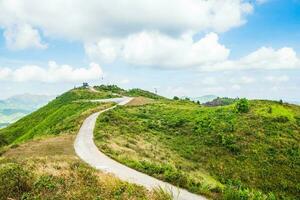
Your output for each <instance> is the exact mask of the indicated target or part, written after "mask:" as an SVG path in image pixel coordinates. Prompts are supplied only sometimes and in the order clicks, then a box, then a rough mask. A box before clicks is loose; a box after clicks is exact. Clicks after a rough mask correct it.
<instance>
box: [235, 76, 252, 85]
mask: <svg viewBox="0 0 300 200" xmlns="http://www.w3.org/2000/svg"><path fill="white" fill-rule="evenodd" d="M230 82H231V83H235V84H250V83H254V82H255V78H253V77H250V76H242V77H239V78H234V79H231V80H230Z"/></svg>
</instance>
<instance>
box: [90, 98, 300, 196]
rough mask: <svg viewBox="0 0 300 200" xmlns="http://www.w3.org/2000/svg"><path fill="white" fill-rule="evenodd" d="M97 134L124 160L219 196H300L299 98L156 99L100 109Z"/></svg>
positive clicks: (99, 141) (100, 144)
mask: <svg viewBox="0 0 300 200" xmlns="http://www.w3.org/2000/svg"><path fill="white" fill-rule="evenodd" d="M237 111H238V112H237ZM95 141H96V144H97V145H98V147H99V148H100V149H101V150H102V151H104V152H105V153H106V154H107V155H109V156H111V157H112V158H114V159H116V160H118V161H119V162H122V163H124V164H126V165H128V166H130V167H133V168H135V169H137V170H139V171H142V172H145V173H148V174H150V175H152V176H155V177H157V178H159V179H162V180H165V181H168V182H170V183H173V184H175V185H178V186H180V187H184V188H187V189H188V190H190V191H192V192H196V193H200V194H205V195H206V196H208V197H211V198H214V199H218V198H223V199H275V198H276V199H299V198H300V185H299V180H300V107H299V106H294V105H288V104H280V103H278V102H272V101H258V100H255V101H247V100H244V99H242V100H239V101H238V102H235V103H234V104H231V105H228V106H219V107H201V106H199V105H197V104H195V103H192V102H189V101H172V100H157V101H155V102H153V103H151V104H147V105H142V106H127V107H119V108H117V109H115V110H112V111H109V112H107V113H105V114H103V115H101V116H100V118H99V119H98V121H97V125H96V132H95Z"/></svg>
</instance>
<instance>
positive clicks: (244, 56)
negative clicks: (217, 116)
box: [0, 0, 300, 101]
mask: <svg viewBox="0 0 300 200" xmlns="http://www.w3.org/2000/svg"><path fill="white" fill-rule="evenodd" d="M0 35H1V36H0V85H1V87H0V98H5V97H8V96H11V95H14V94H20V93H34V94H59V93H61V92H63V91H65V90H68V89H70V88H72V87H74V85H80V84H81V83H82V82H89V83H90V84H101V83H105V84H117V85H119V86H121V87H124V88H133V87H139V88H143V89H147V90H150V91H153V90H154V88H157V90H158V93H159V94H162V95H165V96H170V97H171V96H174V95H177V96H201V95H206V94H215V95H220V96H231V97H236V96H240V97H248V98H267V99H281V98H282V99H285V100H291V101H293V100H299V99H300V87H299V85H300V55H299V53H300V1H299V0H251V1H250V0H248V1H246V0H245V1H244V0H222V1H220V0H110V1H105V0H88V1H86V0H63V1H62V0H51V1H40V0H26V1H24V0H0ZM102 77H103V78H102Z"/></svg>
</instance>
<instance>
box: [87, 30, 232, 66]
mask: <svg viewBox="0 0 300 200" xmlns="http://www.w3.org/2000/svg"><path fill="white" fill-rule="evenodd" d="M218 40H219V38H218V35H217V34H215V33H209V34H207V35H206V36H205V37H203V38H202V39H200V40H199V41H196V42H194V41H193V38H192V35H191V34H185V35H183V36H182V37H181V38H179V39H174V38H172V37H169V36H167V35H164V34H161V33H159V32H141V33H138V34H134V35H131V36H129V37H127V38H126V39H124V40H110V39H104V40H100V41H99V42H98V43H96V44H87V45H85V49H86V52H87V53H88V55H89V57H90V58H91V59H100V60H109V61H113V60H114V59H116V58H120V59H121V60H123V61H125V62H127V63H130V64H134V65H146V66H159V67H164V68H180V67H195V66H198V65H208V64H212V63H216V62H221V61H225V60H226V59H227V57H228V55H229V52H230V51H229V50H228V49H227V48H225V47H224V46H223V45H221V44H220V43H219V41H218Z"/></svg>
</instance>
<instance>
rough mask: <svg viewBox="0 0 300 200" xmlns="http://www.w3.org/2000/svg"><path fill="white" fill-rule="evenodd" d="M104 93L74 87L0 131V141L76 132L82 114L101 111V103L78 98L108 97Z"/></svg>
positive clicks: (83, 116) (4, 142)
mask: <svg viewBox="0 0 300 200" xmlns="http://www.w3.org/2000/svg"><path fill="white" fill-rule="evenodd" d="M110 97H112V95H111V94H109V93H108V92H105V91H103V92H99V93H94V92H91V91H89V90H87V89H80V88H79V89H74V90H71V91H69V92H66V93H64V94H63V95H61V96H59V97H57V98H56V99H55V100H53V101H51V102H50V103H48V104H47V105H46V106H44V107H42V108H41V109H39V110H37V111H35V112H33V113H31V114H29V115H27V116H26V117H24V118H22V119H21V120H19V121H17V122H16V123H14V124H12V125H10V126H9V127H7V128H5V129H1V130H0V138H1V140H2V144H13V143H14V144H16V143H20V142H24V141H27V140H30V139H33V138H38V137H44V136H55V135H60V134H76V133H77V131H78V130H79V127H80V125H81V123H80V122H82V121H83V120H84V119H85V117H86V116H88V115H89V114H90V113H92V112H94V111H95V110H99V109H100V110H101V108H103V104H97V103H89V102H84V101H81V100H84V99H99V98H110Z"/></svg>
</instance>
